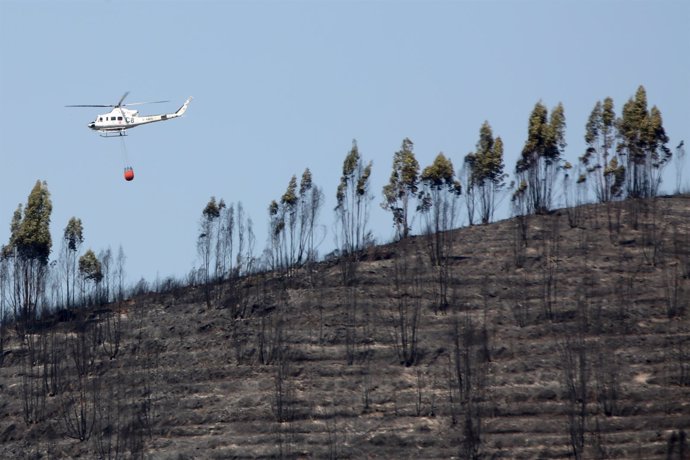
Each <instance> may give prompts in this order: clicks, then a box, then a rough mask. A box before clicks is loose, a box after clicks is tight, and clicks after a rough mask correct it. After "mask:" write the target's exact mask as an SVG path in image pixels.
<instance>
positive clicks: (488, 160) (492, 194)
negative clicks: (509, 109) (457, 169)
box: [465, 121, 508, 224]
mask: <svg viewBox="0 0 690 460" xmlns="http://www.w3.org/2000/svg"><path fill="white" fill-rule="evenodd" d="M465 165H466V167H467V168H468V174H467V179H468V183H467V184H466V185H467V190H468V191H469V190H470V189H471V190H472V192H471V193H472V195H473V196H475V191H476V197H477V198H478V201H479V216H480V218H481V220H482V223H483V224H487V223H489V222H491V220H492V219H493V215H494V212H495V210H496V205H497V200H498V197H499V194H500V193H501V191H502V190H503V189H504V188H505V186H506V183H505V180H506V178H507V177H508V175H507V174H505V173H504V168H505V165H504V163H503V140H502V139H501V138H500V137H496V138H495V139H494V135H493V131H492V129H491V125H490V124H489V122H488V121H485V122H484V123H483V124H482V126H481V128H480V129H479V141H477V150H476V151H475V152H473V153H469V154H467V155H466V156H465Z"/></svg>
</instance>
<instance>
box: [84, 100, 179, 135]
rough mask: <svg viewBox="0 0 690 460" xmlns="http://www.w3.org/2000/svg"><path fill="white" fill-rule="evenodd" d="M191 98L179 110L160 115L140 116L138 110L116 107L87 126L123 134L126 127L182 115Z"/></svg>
mask: <svg viewBox="0 0 690 460" xmlns="http://www.w3.org/2000/svg"><path fill="white" fill-rule="evenodd" d="M191 100H192V98H191V97H190V98H188V99H187V100H186V101H185V103H184V104H183V105H182V107H180V108H179V109H178V110H177V112H174V113H164V114H159V115H145V116H139V111H138V110H131V109H125V108H123V107H116V108H114V109H113V110H111V111H110V112H109V113H104V114H101V115H98V116H97V117H96V119H95V120H94V121H92V122H91V123H89V124H88V125H87V126H88V127H89V128H90V129H92V130H94V131H100V132H103V133H106V134H107V133H108V132H119V133H120V134H123V133H124V131H125V130H126V129H130V128H135V127H137V126H141V125H146V124H149V123H155V122H157V121H166V120H170V119H173V118H178V117H181V116H182V115H183V114H184V113H185V111H186V110H187V106H188V105H189V102H190V101H191Z"/></svg>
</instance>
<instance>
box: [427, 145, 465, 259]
mask: <svg viewBox="0 0 690 460" xmlns="http://www.w3.org/2000/svg"><path fill="white" fill-rule="evenodd" d="M421 184H422V190H421V192H420V194H419V198H420V200H419V201H420V204H419V206H418V210H419V211H420V212H421V213H422V214H423V215H424V217H425V229H424V233H425V234H426V235H428V236H429V237H431V238H432V248H433V249H432V251H431V254H432V256H431V260H432V262H433V263H434V264H435V265H436V264H438V263H439V262H440V260H441V256H442V252H443V248H444V247H445V244H444V240H445V238H446V237H447V236H448V235H446V233H445V232H446V231H447V230H451V229H452V228H454V227H455V224H456V221H457V216H458V197H459V196H460V194H461V193H462V186H461V185H460V181H459V180H457V179H456V177H455V170H454V169H453V162H452V161H451V160H450V159H449V158H447V157H446V156H445V155H444V154H443V152H441V153H439V154H438V155H436V158H435V159H434V162H433V163H432V164H431V165H429V166H427V167H426V168H424V170H423V171H422V174H421Z"/></svg>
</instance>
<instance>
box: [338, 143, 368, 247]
mask: <svg viewBox="0 0 690 460" xmlns="http://www.w3.org/2000/svg"><path fill="white" fill-rule="evenodd" d="M371 168H372V162H371V161H370V162H369V163H367V164H364V161H363V160H362V157H361V156H360V154H359V148H358V147H357V141H356V140H353V141H352V148H351V149H350V151H349V152H348V154H347V155H346V156H345V160H344V161H343V174H342V176H340V183H339V184H338V189H337V192H336V201H337V204H336V206H335V213H336V225H337V226H338V228H339V231H338V234H337V235H338V236H337V237H339V238H340V244H339V246H340V248H341V249H342V250H343V251H344V252H345V253H347V254H354V253H355V252H356V251H359V250H360V249H362V248H363V247H364V245H365V244H366V243H367V241H369V240H370V239H371V234H370V232H369V231H368V230H367V224H368V221H369V203H370V202H371V200H372V196H371V192H370V191H369V177H370V176H371Z"/></svg>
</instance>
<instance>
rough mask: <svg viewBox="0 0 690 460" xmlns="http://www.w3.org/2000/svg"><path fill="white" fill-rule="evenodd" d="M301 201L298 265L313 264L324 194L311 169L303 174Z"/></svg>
mask: <svg viewBox="0 0 690 460" xmlns="http://www.w3.org/2000/svg"><path fill="white" fill-rule="evenodd" d="M299 201H300V210H299V213H300V214H299V227H300V228H299V234H300V242H299V249H298V253H297V263H298V264H299V263H301V262H302V260H306V261H307V262H313V261H314V260H315V259H316V254H315V250H316V248H315V244H314V231H315V227H316V218H317V217H318V214H319V210H320V209H321V203H323V193H322V192H321V189H320V188H319V187H318V186H316V185H315V184H314V182H313V178H312V174H311V171H310V170H309V168H306V169H305V170H304V172H303V173H302V179H301V180H300V185H299Z"/></svg>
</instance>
